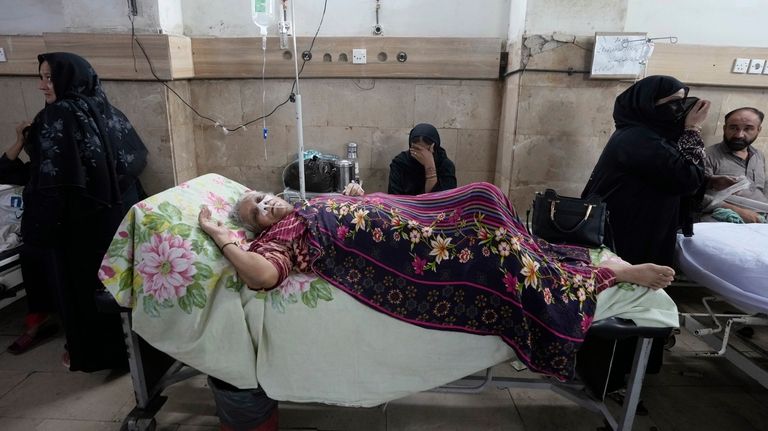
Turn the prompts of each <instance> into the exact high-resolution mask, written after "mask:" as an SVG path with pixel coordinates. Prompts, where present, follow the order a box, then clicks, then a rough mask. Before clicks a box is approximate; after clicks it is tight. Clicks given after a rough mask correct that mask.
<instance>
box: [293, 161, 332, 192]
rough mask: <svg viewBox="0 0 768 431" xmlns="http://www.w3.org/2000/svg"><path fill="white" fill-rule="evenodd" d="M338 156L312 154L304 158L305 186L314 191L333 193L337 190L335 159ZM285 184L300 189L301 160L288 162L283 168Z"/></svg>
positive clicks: (309, 190) (306, 188)
mask: <svg viewBox="0 0 768 431" xmlns="http://www.w3.org/2000/svg"><path fill="white" fill-rule="evenodd" d="M336 159H337V158H335V157H328V156H312V158H310V159H305V160H304V181H305V182H304V186H305V190H306V191H308V192H312V193H331V192H333V191H335V190H336V179H335V172H336V168H335V166H334V161H335V160H336ZM283 184H284V185H285V187H288V188H290V189H293V190H299V162H298V160H296V161H293V162H291V163H289V164H288V166H286V167H285V169H284V170H283Z"/></svg>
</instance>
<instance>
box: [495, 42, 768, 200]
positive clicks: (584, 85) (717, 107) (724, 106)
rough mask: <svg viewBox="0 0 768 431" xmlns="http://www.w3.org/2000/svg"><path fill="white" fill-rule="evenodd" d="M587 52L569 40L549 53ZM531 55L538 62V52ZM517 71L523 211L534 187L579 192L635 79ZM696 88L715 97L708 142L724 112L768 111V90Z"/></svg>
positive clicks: (762, 142)
mask: <svg viewBox="0 0 768 431" xmlns="http://www.w3.org/2000/svg"><path fill="white" fill-rule="evenodd" d="M542 55H544V54H542ZM589 55H590V54H589V53H588V52H586V51H583V50H580V49H579V48H577V47H574V46H573V45H568V46H567V47H565V48H562V49H560V50H554V51H552V52H550V53H548V58H546V64H547V65H548V66H549V67H551V68H553V69H563V68H567V67H569V66H570V65H573V64H575V63H576V64H578V63H579V61H580V62H582V63H587V62H588V61H589ZM579 57H581V60H579ZM530 61H531V64H534V65H536V64H537V63H536V61H537V59H536V56H534V57H533V58H532V59H531V60H530ZM541 61H543V60H541ZM516 76H519V79H520V82H519V85H520V90H519V103H518V106H517V117H516V120H517V129H516V134H515V136H514V145H513V150H512V160H513V163H512V174H511V187H510V189H509V197H510V199H511V200H512V202H513V203H514V204H515V206H516V207H518V208H519V209H520V210H521V211H522V210H523V209H525V208H528V207H529V206H530V203H531V200H532V199H533V194H534V193H535V192H536V191H540V190H543V189H545V188H547V187H552V188H555V189H557V190H558V191H559V192H561V193H563V194H569V195H574V196H577V195H579V194H580V193H581V190H582V189H583V187H584V185H585V184H586V182H587V179H588V178H589V175H590V173H591V171H592V168H593V167H594V165H595V163H596V162H597V159H598V157H599V156H600V152H601V151H602V149H603V147H604V146H605V143H606V142H607V141H608V138H609V137H610V135H611V134H612V133H613V131H614V124H613V118H612V112H613V104H614V101H615V98H616V96H618V95H619V94H620V93H621V92H622V91H624V89H626V88H627V87H628V86H629V85H630V84H631V83H628V82H619V81H600V80H589V79H587V78H585V77H584V75H581V74H574V75H571V76H569V75H567V74H564V73H521V74H518V75H516ZM690 94H691V95H693V96H697V97H700V98H705V99H709V100H711V101H712V108H711V110H710V114H709V117H708V118H707V122H706V124H705V125H704V130H703V137H704V141H705V144H706V145H712V144H715V143H717V142H720V140H721V138H722V127H723V116H724V115H725V114H726V113H727V112H729V111H730V110H732V109H734V108H737V107H741V106H754V107H756V108H758V109H760V110H763V111H764V112H768V111H767V110H768V98H766V95H768V91H766V90H755V89H748V88H725V87H703V86H699V87H692V88H691V91H690ZM755 145H756V146H757V148H759V149H761V150H762V151H764V152H765V151H768V136H764V137H761V138H758V141H757V142H756V144H755Z"/></svg>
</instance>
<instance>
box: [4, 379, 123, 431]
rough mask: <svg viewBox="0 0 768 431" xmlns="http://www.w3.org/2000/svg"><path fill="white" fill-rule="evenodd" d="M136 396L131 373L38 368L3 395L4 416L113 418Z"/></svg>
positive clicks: (107, 420)
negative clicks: (55, 371)
mask: <svg viewBox="0 0 768 431" xmlns="http://www.w3.org/2000/svg"><path fill="white" fill-rule="evenodd" d="M132 399H133V390H132V389H131V381H130V377H129V376H128V375H122V376H121V377H118V378H112V377H110V376H105V375H96V374H85V373H49V372H35V373H32V374H31V375H30V376H29V377H27V378H26V379H25V380H24V381H23V382H21V384H19V385H17V386H16V387H15V388H14V389H13V390H12V391H10V392H8V393H7V394H5V395H4V396H3V397H2V398H0V417H16V418H37V419H71V420H75V419H82V420H91V421H104V422H109V421H114V420H122V418H118V417H117V414H116V413H117V411H119V410H120V409H121V408H122V406H123V405H125V404H126V403H127V402H129V400H132Z"/></svg>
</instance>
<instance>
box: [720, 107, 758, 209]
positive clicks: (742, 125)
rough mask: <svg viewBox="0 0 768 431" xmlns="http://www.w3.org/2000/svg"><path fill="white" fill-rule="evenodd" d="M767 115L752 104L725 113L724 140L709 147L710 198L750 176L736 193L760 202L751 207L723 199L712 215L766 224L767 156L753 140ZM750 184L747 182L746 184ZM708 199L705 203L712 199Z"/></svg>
mask: <svg viewBox="0 0 768 431" xmlns="http://www.w3.org/2000/svg"><path fill="white" fill-rule="evenodd" d="M764 117H765V115H764V114H763V113H762V112H761V111H759V110H757V109H755V108H751V107H743V108H738V109H734V110H733V111H731V112H729V113H727V114H726V115H725V124H724V125H723V141H722V142H720V143H718V144H715V145H712V146H710V147H708V148H706V150H705V152H706V156H707V157H706V159H705V172H706V175H707V177H709V178H710V182H709V190H707V198H709V200H712V198H713V196H714V195H715V192H716V191H720V190H722V189H725V188H727V187H729V186H732V185H734V184H736V183H738V182H739V181H740V180H743V177H746V182H748V183H749V186H748V187H746V188H745V189H743V190H740V191H738V192H736V193H735V194H736V195H737V196H739V197H743V198H747V199H750V200H752V201H756V203H755V206H753V207H752V208H748V207H746V206H744V205H736V204H734V203H731V202H727V201H722V202H720V203H717V204H715V208H714V211H713V212H712V218H713V219H715V220H717V221H730V222H735V223H765V221H766V219H765V211H764V208H760V207H761V205H760V204H764V205H766V206H768V194H767V193H768V180H767V179H766V171H765V157H764V156H763V154H762V153H761V152H760V151H759V150H758V149H757V148H755V147H754V146H752V143H753V142H755V140H756V139H757V136H758V135H759V134H760V130H762V129H761V125H762V122H763V118H764ZM745 186H746V184H745ZM707 198H705V203H707V202H708V199H707Z"/></svg>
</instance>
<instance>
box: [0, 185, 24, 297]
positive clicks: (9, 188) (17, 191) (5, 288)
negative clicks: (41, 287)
mask: <svg viewBox="0 0 768 431" xmlns="http://www.w3.org/2000/svg"><path fill="white" fill-rule="evenodd" d="M23 189H24V188H23V187H22V186H15V185H9V184H0V309H2V308H4V307H6V306H8V305H10V304H11V303H13V302H14V301H16V300H17V299H20V298H22V297H23V296H24V294H25V292H24V289H22V276H21V260H20V253H21V237H20V230H21V224H20V222H19V221H20V219H21V212H22V208H23V204H22V197H21V193H22V191H23Z"/></svg>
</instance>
